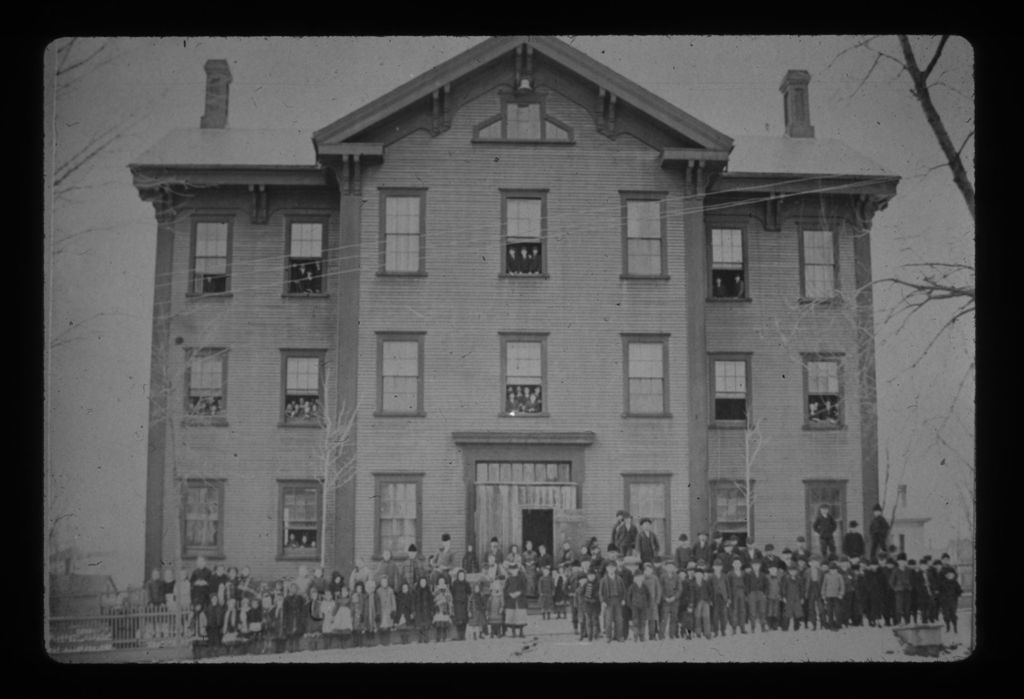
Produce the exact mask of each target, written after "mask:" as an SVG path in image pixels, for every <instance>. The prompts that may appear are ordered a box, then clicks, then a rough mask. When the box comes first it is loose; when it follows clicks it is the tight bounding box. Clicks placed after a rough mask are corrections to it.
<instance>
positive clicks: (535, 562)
mask: <svg viewBox="0 0 1024 699" xmlns="http://www.w3.org/2000/svg"><path fill="white" fill-rule="evenodd" d="M880 511H881V508H877V509H876V516H877V515H880ZM826 515H828V513H826V512H825V511H824V508H823V511H822V515H821V516H823V517H824V516H826ZM631 520H632V518H631V517H630V516H629V514H628V513H626V512H624V511H620V512H619V513H618V514H617V519H616V523H615V526H614V527H613V531H612V537H611V543H609V544H608V545H607V547H606V550H605V551H604V552H602V550H601V546H600V545H599V544H598V541H597V538H596V537H593V538H592V539H591V540H590V541H589V542H587V543H586V544H584V545H582V546H581V547H580V548H579V549H578V550H577V549H575V548H574V547H573V546H572V545H571V544H570V543H569V542H565V543H563V545H562V550H561V552H560V553H559V555H558V556H557V560H556V559H555V557H553V556H552V555H551V554H549V553H548V552H547V551H546V549H545V547H544V546H540V547H538V549H537V550H534V549H533V546H532V544H531V543H530V542H527V543H526V550H525V551H523V552H520V551H519V548H518V546H516V545H512V546H511V547H509V549H508V551H504V550H503V549H502V547H501V546H500V543H499V542H498V540H497V539H496V538H494V539H491V541H490V545H489V548H488V549H487V551H486V552H485V554H484V559H483V561H482V565H481V561H480V560H479V559H478V558H477V556H476V553H475V552H474V551H473V547H472V546H471V545H470V546H468V547H467V551H466V553H465V555H464V556H463V557H462V560H461V566H460V565H456V562H455V554H454V552H453V551H452V550H451V538H450V537H449V536H448V535H447V534H445V535H444V536H443V537H442V544H441V547H440V549H439V550H438V552H437V553H435V554H434V555H432V556H430V557H428V558H424V557H423V556H422V554H420V553H419V552H418V550H417V547H416V546H415V545H411V546H409V551H408V555H407V557H406V558H405V559H403V560H402V561H398V560H395V559H393V558H392V557H391V554H390V552H385V553H384V554H383V556H382V560H381V561H379V562H378V563H377V564H375V565H370V564H368V563H367V562H366V561H364V560H361V559H357V561H356V565H355V568H354V569H353V570H352V571H351V573H350V574H349V575H348V576H347V577H345V576H343V575H342V574H341V573H340V572H338V571H335V572H334V573H332V574H331V576H330V577H325V575H324V570H323V568H315V569H314V570H313V572H312V574H310V573H309V570H308V568H307V567H306V566H300V567H299V569H298V574H297V575H295V576H294V577H292V578H289V579H287V580H281V581H277V582H276V583H273V584H271V583H257V582H255V581H254V580H253V579H252V576H251V575H250V572H249V569H248V568H247V567H243V568H242V569H241V570H239V569H237V568H235V567H229V568H225V566H223V565H217V566H216V567H215V568H214V569H213V570H211V569H210V568H209V567H208V566H207V563H206V561H205V560H204V559H203V558H201V557H200V558H199V559H197V565H196V567H195V569H194V570H192V571H191V573H187V572H186V571H184V570H182V571H179V575H178V576H177V578H175V577H174V575H173V574H172V572H171V571H170V570H165V571H164V572H163V573H162V574H161V571H159V570H153V571H152V579H151V580H150V581H149V583H148V584H147V586H146V589H147V594H148V597H149V602H150V604H152V605H158V606H166V607H167V608H174V609H178V610H191V620H192V623H194V624H197V625H198V627H199V629H200V631H201V632H205V636H206V638H207V641H208V642H209V643H214V644H216V643H229V642H231V641H234V640H252V639H254V638H255V639H264V641H265V642H266V643H267V644H268V646H274V647H275V648H276V649H278V650H295V649H296V648H298V645H299V639H301V638H302V637H303V636H306V635H314V636H321V635H322V636H332V637H343V638H349V639H351V645H353V646H361V645H364V644H365V643H366V642H368V640H370V639H373V640H375V641H376V643H377V644H381V645H386V644H388V643H389V642H390V640H391V638H392V632H393V631H394V632H397V636H398V638H400V639H401V641H402V642H403V643H405V642H409V640H410V639H411V638H412V637H413V636H415V638H416V639H417V640H418V641H419V642H422V643H425V642H429V641H430V640H431V636H433V639H434V640H435V641H437V642H444V641H448V640H460V641H461V640H477V639H481V638H488V637H489V638H496V637H503V636H506V635H509V634H510V635H512V636H518V637H523V636H524V628H525V626H526V624H527V609H528V605H529V602H530V600H535V604H536V606H537V607H539V609H540V614H541V618H542V619H551V618H555V619H570V618H571V623H572V628H573V631H574V632H575V633H576V634H577V635H578V638H579V640H580V641H583V642H592V641H595V640H597V639H599V638H602V637H603V638H605V639H606V640H607V641H608V642H612V641H625V640H627V639H628V638H629V637H630V636H631V637H632V638H633V640H634V641H637V642H640V641H645V640H649V639H650V640H653V639H660V640H664V639H693V638H700V637H704V638H713V637H716V636H723V635H726V634H727V633H730V632H731V633H732V634H733V635H735V634H736V633H741V634H746V633H748V632H749V633H758V632H761V633H763V632H769V631H777V630H782V631H786V630H794V631H795V630H798V629H800V628H801V626H803V627H804V628H813V629H819V628H821V629H832V630H837V629H840V628H843V627H844V626H862V625H864V624H867V625H868V626H882V625H885V626H891V625H899V624H909V623H911V622H917V621H921V622H923V623H932V622H937V621H938V620H939V618H940V615H941V618H942V620H943V621H944V623H945V626H946V630H947V631H948V630H950V628H952V630H953V631H957V602H958V598H959V596H960V594H961V592H962V591H961V588H960V584H959V581H958V575H957V572H956V568H955V567H954V566H952V565H951V563H950V559H949V555H948V554H944V555H943V556H942V557H941V558H935V559H932V558H931V557H930V556H925V557H923V558H922V559H921V561H920V563H918V562H917V561H915V560H907V557H906V556H905V555H904V554H902V553H901V554H897V553H896V551H895V547H889V548H886V547H885V546H884V541H883V542H879V541H877V540H873V545H872V546H871V549H872V551H871V552H870V554H868V553H867V552H866V551H865V545H864V540H863V537H861V535H860V534H859V533H858V532H857V523H856V522H850V523H849V533H848V534H846V536H845V537H844V538H843V541H842V549H841V553H838V554H837V553H836V552H835V550H834V549H835V544H834V542H832V541H831V538H832V537H833V534H834V532H835V527H834V526H832V525H834V524H835V523H834V522H832V523H827V522H826V523H824V524H822V523H821V522H817V521H816V522H815V525H814V527H813V529H814V531H815V533H816V534H818V538H819V541H818V543H819V545H820V548H821V553H820V554H819V553H812V552H811V551H810V550H809V549H808V547H807V545H806V541H805V539H804V537H802V536H800V537H797V539H796V545H795V546H794V547H793V548H788V547H787V548H784V549H782V551H781V553H780V554H776V553H775V548H774V546H773V545H772V544H767V545H765V546H764V549H763V550H761V549H760V548H758V547H757V546H755V545H754V544H753V542H741V541H740V540H738V539H737V538H736V537H730V538H726V537H724V536H723V535H722V534H720V533H716V534H715V535H714V536H713V537H712V538H711V539H709V537H708V535H707V533H705V532H701V533H700V534H699V535H698V537H697V541H696V542H695V543H693V544H692V545H691V544H690V543H689V540H688V536H687V535H686V534H682V535H680V537H679V541H678V545H677V546H676V548H675V550H674V551H673V552H672V553H671V555H662V551H661V546H660V543H659V542H658V540H657V537H656V536H655V535H654V534H653V532H652V531H651V527H650V521H649V520H646V519H645V520H642V521H641V523H640V524H641V527H640V528H639V529H638V528H637V527H635V526H634V525H632V521H631ZM873 539H874V538H873ZM879 543H881V546H876V545H874V544H879Z"/></svg>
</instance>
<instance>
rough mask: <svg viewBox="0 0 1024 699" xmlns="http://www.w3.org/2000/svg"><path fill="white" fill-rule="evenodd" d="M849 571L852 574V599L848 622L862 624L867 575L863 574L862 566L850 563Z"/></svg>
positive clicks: (855, 624)
mask: <svg viewBox="0 0 1024 699" xmlns="http://www.w3.org/2000/svg"><path fill="white" fill-rule="evenodd" d="M850 573H851V574H852V575H853V599H852V602H851V605H850V624H851V625H852V626H862V625H863V624H864V601H865V600H866V599H867V580H868V579H867V576H866V575H865V574H864V573H865V571H864V566H862V565H859V564H856V563H854V564H852V565H851V566H850Z"/></svg>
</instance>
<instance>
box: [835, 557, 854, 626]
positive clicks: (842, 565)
mask: <svg viewBox="0 0 1024 699" xmlns="http://www.w3.org/2000/svg"><path fill="white" fill-rule="evenodd" d="M839 574H840V575H842V576H843V586H844V587H843V598H842V599H841V600H840V602H839V620H838V621H839V626H846V625H847V624H849V623H850V620H851V619H852V618H853V602H854V595H855V594H856V588H855V585H854V580H853V569H852V567H851V565H850V559H849V558H847V557H846V556H845V555H844V556H840V557H839Z"/></svg>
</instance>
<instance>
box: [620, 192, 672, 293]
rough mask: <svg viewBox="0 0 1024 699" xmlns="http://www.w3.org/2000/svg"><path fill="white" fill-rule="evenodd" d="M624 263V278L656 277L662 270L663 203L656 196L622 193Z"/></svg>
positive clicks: (663, 243)
mask: <svg viewBox="0 0 1024 699" xmlns="http://www.w3.org/2000/svg"><path fill="white" fill-rule="evenodd" d="M623 208H624V211H625V222H624V228H625V231H624V234H625V256H626V259H625V265H624V269H623V274H624V275H625V276H628V277H659V276H661V275H663V274H664V273H665V258H664V254H665V250H664V247H665V218H664V202H663V201H662V199H661V197H660V196H653V195H651V196H635V195H623Z"/></svg>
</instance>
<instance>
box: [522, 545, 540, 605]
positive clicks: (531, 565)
mask: <svg viewBox="0 0 1024 699" xmlns="http://www.w3.org/2000/svg"><path fill="white" fill-rule="evenodd" d="M521 559H522V566H523V574H524V575H525V576H526V596H527V597H536V596H537V552H536V551H535V550H534V549H533V542H532V541H530V540H529V539H527V540H526V547H525V549H524V550H523V554H522V556H521Z"/></svg>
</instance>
